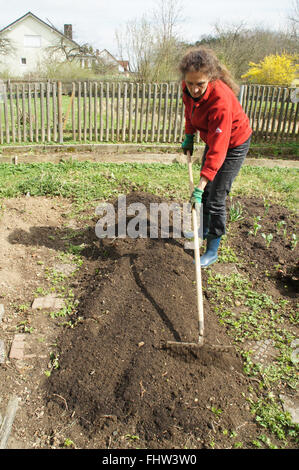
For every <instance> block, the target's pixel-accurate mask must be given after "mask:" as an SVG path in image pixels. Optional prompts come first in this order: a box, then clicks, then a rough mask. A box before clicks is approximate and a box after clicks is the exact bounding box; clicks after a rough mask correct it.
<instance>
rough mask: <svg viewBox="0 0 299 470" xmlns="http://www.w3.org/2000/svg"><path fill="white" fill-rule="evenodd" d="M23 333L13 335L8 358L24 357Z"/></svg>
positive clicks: (18, 358)
mask: <svg viewBox="0 0 299 470" xmlns="http://www.w3.org/2000/svg"><path fill="white" fill-rule="evenodd" d="M25 336H26V335H25V334H17V335H15V337H14V339H13V342H12V345H11V348H10V353H9V358H10V359H17V360H20V359H23V358H24V348H25Z"/></svg>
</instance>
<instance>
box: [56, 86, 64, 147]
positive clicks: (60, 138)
mask: <svg viewBox="0 0 299 470" xmlns="http://www.w3.org/2000/svg"><path fill="white" fill-rule="evenodd" d="M57 104H58V142H59V143H60V144H63V127H62V84H61V82H60V81H59V82H57Z"/></svg>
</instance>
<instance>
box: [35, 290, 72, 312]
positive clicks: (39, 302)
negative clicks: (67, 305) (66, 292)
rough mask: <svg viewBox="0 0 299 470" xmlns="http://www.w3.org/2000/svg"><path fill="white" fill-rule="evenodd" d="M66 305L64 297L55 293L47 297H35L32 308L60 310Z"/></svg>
mask: <svg viewBox="0 0 299 470" xmlns="http://www.w3.org/2000/svg"><path fill="white" fill-rule="evenodd" d="M63 307H64V301H63V299H61V298H59V297H56V296H55V295H53V294H49V295H46V296H45V297H38V298H36V299H34V301H33V304H32V309H33V310H36V309H40V310H43V309H51V310H60V309H62V308H63Z"/></svg>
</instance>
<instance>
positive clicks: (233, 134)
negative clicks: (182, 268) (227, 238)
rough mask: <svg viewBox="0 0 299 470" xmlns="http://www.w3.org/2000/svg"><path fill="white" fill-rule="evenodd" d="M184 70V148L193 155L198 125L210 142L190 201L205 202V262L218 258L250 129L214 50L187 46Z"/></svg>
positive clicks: (201, 261) (206, 139)
mask: <svg viewBox="0 0 299 470" xmlns="http://www.w3.org/2000/svg"><path fill="white" fill-rule="evenodd" d="M180 71H181V73H182V77H183V83H182V86H183V101H184V104H185V133H186V135H185V140H184V142H183V143H182V148H183V150H184V153H185V154H186V153H187V151H190V153H191V155H192V153H193V140H194V134H195V132H196V131H199V133H200V137H201V139H202V140H203V141H204V142H205V144H206V146H205V150H204V154H203V160H202V166H201V172H200V180H199V183H198V185H197V187H195V189H194V191H193V193H192V196H191V203H192V204H195V203H198V204H201V203H202V204H203V232H202V233H203V239H205V238H206V239H207V249H206V252H205V254H204V255H203V256H201V258H200V264H201V266H202V267H207V266H209V265H210V264H212V263H214V262H215V261H216V260H217V258H218V248H219V244H220V240H221V237H222V236H223V235H224V234H225V224H226V205H225V204H226V197H227V195H228V194H229V192H230V189H231V186H232V183H233V181H234V179H235V177H236V176H237V174H238V173H239V171H240V168H241V165H242V163H243V161H244V159H245V157H246V155H247V152H248V149H249V145H250V139H251V134H252V130H251V128H250V124H249V119H248V117H247V116H246V114H245V113H244V111H243V109H242V106H241V105H240V103H239V101H238V99H237V96H236V95H237V94H238V91H239V87H238V85H237V84H236V83H235V82H234V81H233V79H232V78H231V75H230V74H229V72H228V71H227V69H226V68H225V67H224V66H223V65H221V64H220V62H219V61H218V59H217V57H216V56H215V54H214V53H213V52H212V51H211V50H209V49H207V48H204V47H200V48H198V49H194V50H191V51H190V52H188V53H187V54H186V55H185V56H184V57H183V59H182V60H181V63H180Z"/></svg>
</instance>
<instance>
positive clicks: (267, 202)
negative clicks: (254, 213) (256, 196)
mask: <svg viewBox="0 0 299 470" xmlns="http://www.w3.org/2000/svg"><path fill="white" fill-rule="evenodd" d="M270 207H271V204H270V202H269V201H268V199H265V198H264V208H265V212H264V214H265V215H267V214H268V212H269V209H270Z"/></svg>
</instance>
